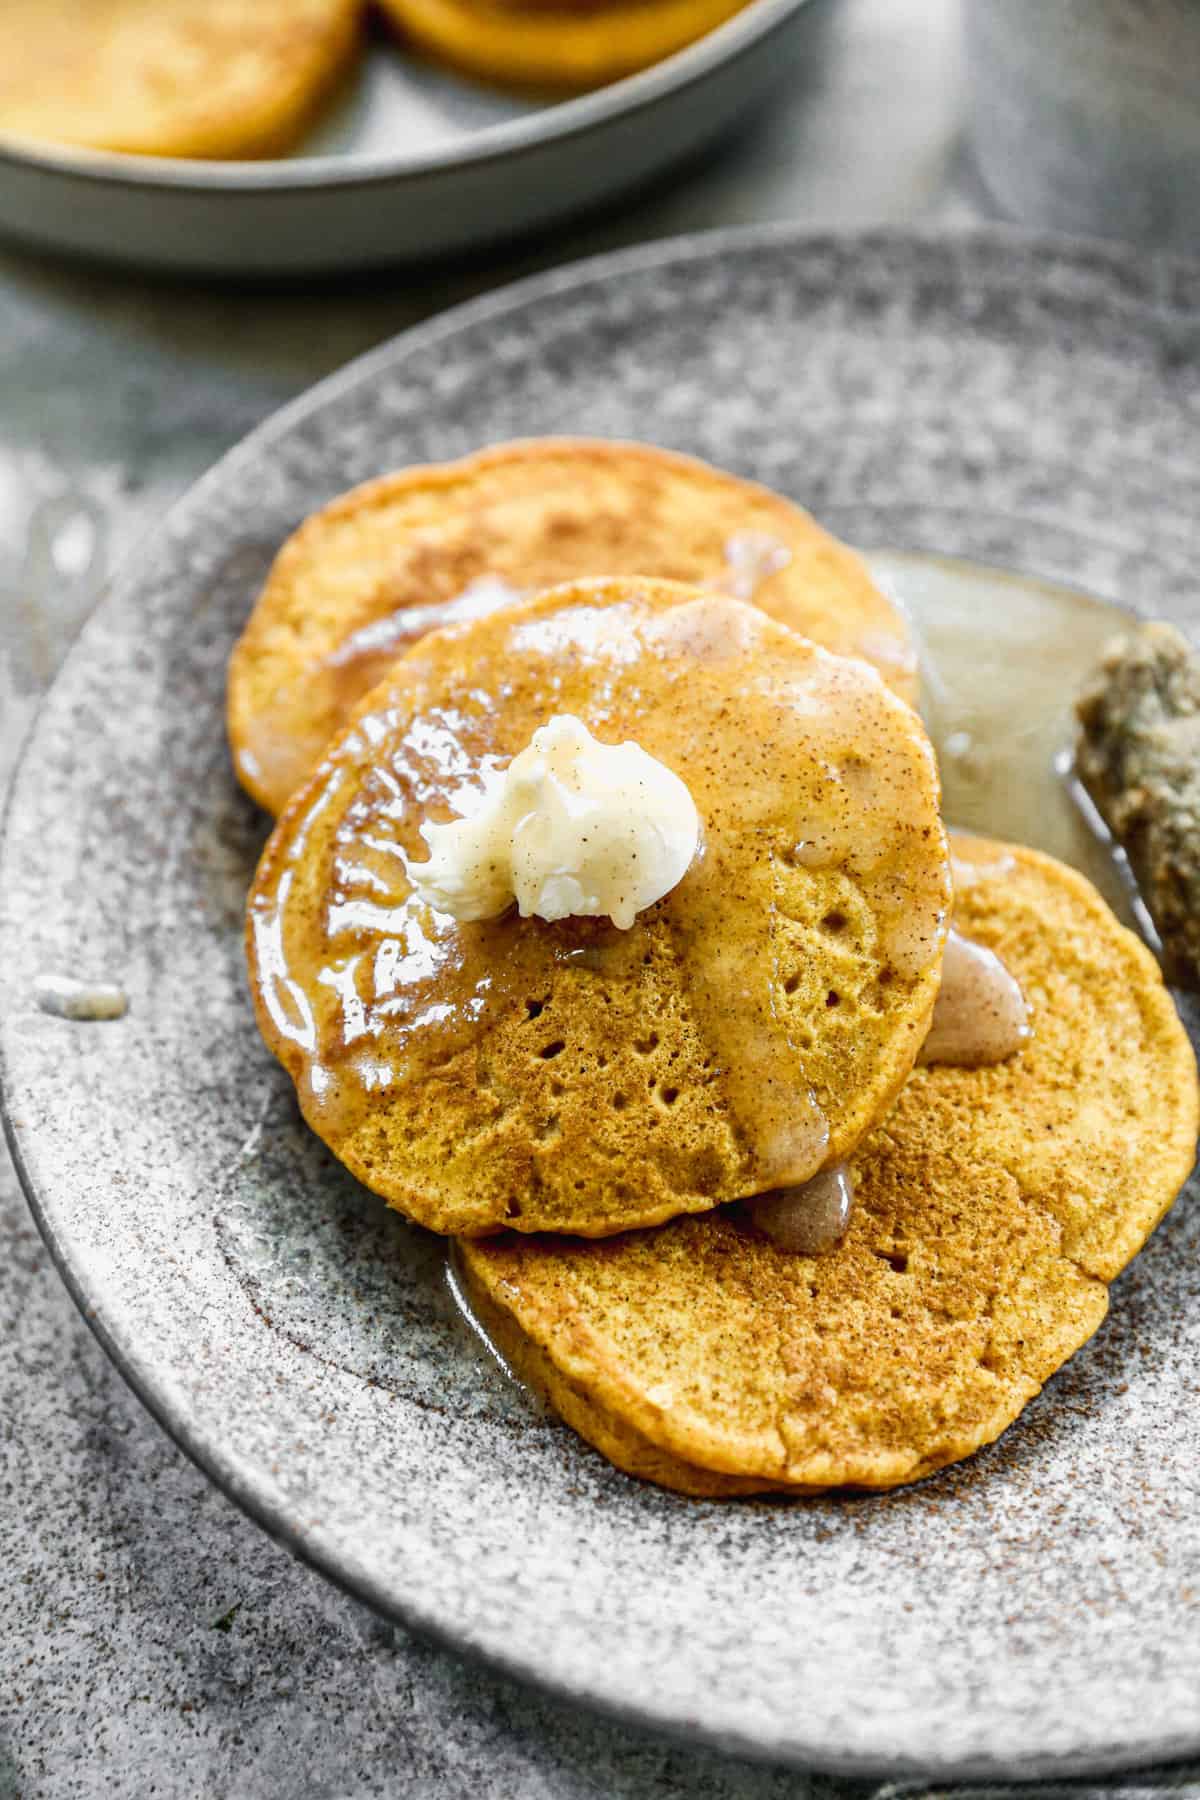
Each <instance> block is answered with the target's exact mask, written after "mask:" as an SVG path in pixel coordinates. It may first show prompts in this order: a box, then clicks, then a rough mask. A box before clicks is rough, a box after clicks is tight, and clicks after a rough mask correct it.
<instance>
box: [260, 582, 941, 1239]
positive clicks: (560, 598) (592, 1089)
mask: <svg viewBox="0 0 1200 1800" xmlns="http://www.w3.org/2000/svg"><path fill="white" fill-rule="evenodd" d="M559 714H568V715H571V716H573V717H574V718H576V719H578V720H581V721H582V722H583V724H584V725H586V726H587V727H588V729H589V730H590V731H591V732H593V733H594V734H595V736H596V737H597V738H598V739H600V740H602V742H603V743H606V744H620V743H622V742H624V741H625V740H628V739H632V740H635V741H636V742H637V743H638V744H639V745H640V746H641V747H642V749H643V750H644V751H646V752H648V754H649V755H650V756H651V757H654V758H657V759H658V761H659V762H661V763H662V764H663V765H665V768H666V770H668V771H673V773H674V774H675V775H677V776H679V777H681V778H682V780H683V781H684V782H685V783H686V785H687V787H688V789H689V790H690V793H691V797H692V800H693V801H694V803H695V807H696V808H697V809H698V812H699V818H700V823H701V829H702V832H703V847H702V852H701V853H700V854H698V855H697V856H696V857H695V859H694V861H693V862H692V863H691V866H690V867H689V868H688V869H687V872H686V874H684V876H683V878H682V880H680V881H679V883H678V885H677V886H675V887H674V888H673V889H672V890H671V891H670V892H669V893H667V894H666V897H665V898H664V899H662V900H660V901H658V902H657V903H656V904H654V905H652V906H649V907H648V908H647V910H645V911H642V912H639V913H638V914H637V916H636V917H635V918H634V921H633V924H632V926H631V928H630V929H628V930H619V929H617V928H616V926H614V925H613V924H611V923H610V922H609V921H608V920H606V919H598V918H575V917H568V918H564V919H562V920H560V921H559V922H558V923H555V924H548V923H546V922H545V921H544V920H543V919H541V918H538V917H536V916H535V917H530V918H521V917H519V916H518V915H517V914H516V912H515V911H509V912H508V913H507V914H506V915H505V916H503V917H501V918H492V919H482V920H478V921H477V922H474V923H461V922H460V921H459V920H457V919H454V918H450V917H448V916H447V915H446V914H445V913H443V912H440V911H436V912H435V911H434V910H432V909H431V908H430V907H429V906H426V905H423V904H421V903H420V902H419V901H418V899H417V897H416V896H415V894H414V893H413V890H412V884H411V882H410V880H409V875H408V859H409V858H412V859H413V862H414V863H419V862H421V861H422V860H424V859H425V857H426V856H427V854H428V852H427V848H426V845H425V843H424V842H423V840H422V837H421V835H420V826H421V824H422V823H423V822H424V821H427V820H429V821H444V820H446V819H448V818H451V817H453V816H454V815H456V814H461V813H463V812H464V811H469V810H470V798H469V796H470V795H471V793H472V792H475V793H478V792H479V789H480V784H481V778H482V776H483V773H484V771H485V770H488V771H490V770H493V769H496V768H500V767H505V766H507V764H508V763H509V761H510V760H511V759H512V758H514V757H515V756H516V755H517V754H518V753H519V752H521V751H523V750H524V749H525V748H526V746H527V745H528V744H529V743H530V740H531V738H532V736H533V734H534V732H535V731H536V730H537V729H538V728H539V727H541V726H543V725H544V724H545V723H546V722H547V720H548V719H549V718H550V717H551V716H552V715H559ZM938 802H939V790H938V782H937V774H936V769H935V766H934V761H933V754H932V751H931V749H930V746H929V743H928V740H927V739H926V737H925V734H924V731H923V729H922V726H921V724H920V721H919V720H918V718H917V716H916V714H915V713H914V712H913V711H912V710H911V708H910V707H908V706H907V705H905V704H904V702H903V701H901V700H899V699H897V697H896V696H895V695H894V694H893V693H892V692H891V691H890V690H889V689H888V688H887V687H885V685H884V683H883V682H882V681H881V680H880V678H879V676H878V674H877V673H876V672H875V670H874V669H872V668H870V667H868V666H867V665H866V664H865V663H863V662H858V661H850V660H849V659H846V658H841V657H835V656H831V655H829V654H828V653H827V652H825V651H823V650H821V649H819V648H818V647H817V646H816V645H814V644H811V643H809V642H807V641H806V640H804V639H802V638H799V637H797V636H796V635H795V633H793V632H791V631H788V630H786V629H785V628H784V627H783V626H781V625H779V624H777V623H776V622H775V621H774V620H773V619H770V618H768V617H767V616H766V614H765V613H763V612H760V611H759V610H757V609H756V608H754V607H751V606H747V605H744V604H743V603H741V602H739V601H735V600H727V599H722V598H718V597H715V596H712V595H707V596H706V595H703V594H700V593H698V592H697V591H696V590H694V589H690V588H686V587H683V586H680V585H678V584H675V583H670V582H658V581H652V580H633V579H627V580H615V579H614V580H603V581H595V582H579V583H576V584H573V585H567V586H564V587H561V588H558V589H555V590H551V591H550V592H548V593H545V594H543V595H541V596H540V597H539V598H538V599H536V600H534V601H531V602H529V603H527V604H525V605H524V606H519V607H508V608H505V609H503V610H501V611H499V612H495V613H493V614H491V615H490V616H489V617H486V618H483V619H478V620H475V621H473V622H470V623H468V624H465V625H462V626H459V627H456V628H451V629H447V630H444V631H439V632H435V633H432V634H431V635H429V636H428V637H426V638H424V639H423V640H422V641H421V643H420V644H418V646H417V647H416V648H415V649H414V650H412V651H410V652H409V654H408V655H407V656H406V657H404V658H403V659H401V660H400V661H398V662H396V663H395V664H394V665H393V667H392V671H391V673H390V675H389V676H388V677H387V679H386V680H385V681H384V682H383V683H381V684H380V686H379V687H378V688H376V689H375V690H373V691H372V693H371V694H370V695H369V696H368V697H367V699H366V700H365V701H364V702H363V705H362V708H361V710H360V712H359V714H358V716H357V718H356V719H355V721H354V723H353V724H352V725H351V726H350V727H349V728H348V729H347V730H346V731H345V733H344V734H343V735H342V736H341V738H339V739H338V740H337V741H336V743H335V744H334V745H333V746H332V748H331V749H330V751H329V753H328V755H327V757H326V758H325V760H324V761H323V762H322V763H321V765H320V766H319V767H318V769H317V771H316V772H315V774H314V775H313V777H312V779H311V781H310V782H309V783H308V785H307V786H306V787H305V788H303V789H302V790H301V791H300V792H299V793H298V794H297V795H296V796H295V798H294V799H293V801H292V802H291V804H290V805H289V807H288V808H287V810H286V812H285V813H284V815H283V817H282V819H281V820H280V822H279V824H278V825H277V827H276V829H275V832H274V835H273V836H272V838H271V840H270V842H269V843H268V845H267V848H266V850H265V852H264V855H263V859H262V862H261V863H260V866H259V870H258V875H257V877H256V880H255V883H254V887H253V889H252V891H251V897H250V906H249V914H248V921H247V940H248V954H249V962H250V977H251V986H252V990H253V993H254V1000H255V1006H256V1010H257V1013H258V1019H259V1024H260V1026H261V1028H262V1031H263V1034H264V1036H265V1038H266V1041H267V1043H268V1044H269V1045H270V1047H271V1048H272V1049H273V1050H274V1051H275V1053H276V1055H277V1056H278V1057H279V1058H280V1060H281V1061H282V1062H283V1064H284V1066H285V1067H286V1068H287V1069H288V1071H289V1073H290V1074H291V1075H292V1077H293V1079H294V1080H295V1082H296V1086H297V1090H298V1093H299V1098H300V1104H301V1107H302V1110H303V1112H304V1115H305V1117H306V1119H307V1120H308V1122H309V1124H310V1125H311V1126H312V1127H313V1129H314V1130H315V1131H317V1132H318V1134H319V1135H320V1136H321V1137H323V1138H324V1139H325V1141H326V1142H327V1143H328V1144H329V1145H330V1147H331V1148H332V1149H333V1150H334V1152H335V1153H336V1154H337V1155H338V1156H339V1157H340V1158H341V1160H342V1161H343V1162H344V1163H345V1164H346V1165H347V1167H349V1168H350V1169H351V1170H352V1172H353V1173H354V1174H355V1175H357V1176H358V1177H359V1178H360V1179H361V1180H362V1181H364V1182H365V1183H366V1184H367V1186H368V1187H371V1188H373V1189H374V1190H375V1191H376V1192H377V1193H380V1194H382V1195H383V1196H384V1197H385V1198H386V1199H387V1200H389V1201H390V1202H391V1203H392V1204H393V1205H395V1206H397V1207H398V1208H399V1209H400V1210H401V1211H403V1212H405V1213H407V1214H408V1215H409V1216H410V1217H412V1218H414V1219H416V1220H417V1221H418V1222H419V1223H421V1224H424V1225H429V1226H432V1227H433V1228H434V1229H435V1230H438V1231H443V1232H458V1233H465V1234H468V1235H472V1234H475V1233H481V1232H488V1231H493V1230H496V1229H497V1228H499V1227H501V1226H503V1225H505V1224H512V1225H513V1226H515V1227H516V1228H517V1229H518V1230H520V1231H539V1230H560V1231H569V1232H578V1233H581V1234H583V1235H585V1236H596V1235H602V1234H605V1233H608V1232H614V1231H618V1230H621V1229H623V1228H625V1227H628V1226H633V1225H648V1224H653V1223H656V1222H658V1221H661V1220H664V1219H668V1218H671V1217H672V1216H673V1215H675V1214H677V1213H682V1212H699V1211H705V1210H707V1209H709V1208H711V1207H713V1206H715V1205H716V1204H717V1203H719V1202H721V1201H726V1200H732V1199H736V1198H738V1197H741V1196H743V1195H747V1194H754V1193H758V1192H760V1191H762V1190H763V1189H766V1188H773V1187H777V1186H779V1185H781V1184H784V1183H793V1182H802V1181H805V1180H806V1179H807V1178H808V1177H809V1176H811V1175H813V1174H814V1173H815V1172H816V1171H817V1170H818V1169H819V1168H821V1167H822V1166H823V1165H824V1164H825V1163H826V1162H828V1161H831V1160H834V1159H836V1158H837V1157H840V1156H843V1155H845V1154H847V1153H848V1152H849V1151H851V1150H852V1149H853V1148H854V1146H855V1145H856V1144H857V1142H858V1141H859V1139H860V1138H861V1137H862V1136H863V1135H864V1134H865V1133H866V1132H867V1131H868V1130H869V1129H870V1127H871V1126H872V1125H873V1124H874V1122H875V1120H876V1119H877V1118H878V1117H879V1116H880V1114H881V1113H882V1112H883V1111H884V1110H885V1109H886V1108H887V1106H888V1105H889V1104H890V1103H891V1100H892V1099H893V1097H894V1095H895V1094H896V1092H897V1091H898V1089H899V1088H900V1086H901V1084H902V1083H903V1081H904V1079H905V1077H906V1075H907V1074H908V1072H909V1070H910V1068H911V1067H912V1064H913V1062H914V1060H915V1057H916V1055H917V1051H918V1049H919V1047H920V1044H921V1042H922V1040H923V1038H924V1035H925V1032H926V1030H927V1028H928V1024H929V1020H930V1016H931V1013H932V1009H933V1003H934V999H935V996H936V993H937V988H938V980H939V971H940V966H941V959H942V951H943V944H944V939H945V932H946V918H947V914H948V909H949V904H950V872H949V854H948V850H947V846H946V841H945V835H944V833H943V830H942V826H941V822H940V818H939V815H938Z"/></svg>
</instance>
